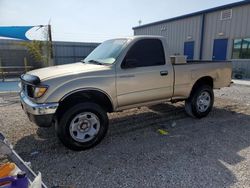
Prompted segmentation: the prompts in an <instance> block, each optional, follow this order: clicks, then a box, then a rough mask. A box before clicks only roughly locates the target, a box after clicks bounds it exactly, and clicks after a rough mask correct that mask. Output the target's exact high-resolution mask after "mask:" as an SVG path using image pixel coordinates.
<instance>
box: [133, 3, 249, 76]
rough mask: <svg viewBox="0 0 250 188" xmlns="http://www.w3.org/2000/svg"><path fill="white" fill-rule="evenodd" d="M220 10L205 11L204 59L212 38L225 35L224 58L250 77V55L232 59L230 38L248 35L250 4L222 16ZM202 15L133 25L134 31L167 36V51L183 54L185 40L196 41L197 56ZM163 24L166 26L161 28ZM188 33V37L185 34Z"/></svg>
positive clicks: (210, 55) (210, 54)
mask: <svg viewBox="0 0 250 188" xmlns="http://www.w3.org/2000/svg"><path fill="white" fill-rule="evenodd" d="M221 11H222V10H216V11H214V12H209V13H205V25H204V27H205V28H204V38H203V51H202V54H203V55H202V59H203V60H212V58H213V44H214V40H215V39H225V38H227V39H228V47H227V59H228V60H231V61H232V62H233V68H234V71H238V70H243V71H244V74H245V75H246V76H247V77H250V59H245V60H244V59H240V60H239V59H231V56H232V48H233V40H234V39H236V38H250V5H249V4H246V5H241V6H236V7H233V8H232V18H231V19H228V20H221V19H220V17H221ZM201 25H202V15H200V16H199V15H198V16H192V17H188V18H186V17H185V18H182V19H176V20H173V21H167V22H165V23H164V22H160V23H156V24H152V25H148V26H144V27H141V28H140V27H139V28H135V29H134V35H161V36H165V37H166V38H167V42H168V46H169V52H170V54H175V53H179V54H183V47H184V42H186V41H195V52H194V59H199V53H200V40H201ZM164 27H166V30H162V28H164ZM188 36H191V37H192V38H191V39H188V38H187V37H188Z"/></svg>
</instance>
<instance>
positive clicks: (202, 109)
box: [185, 85, 214, 118]
mask: <svg viewBox="0 0 250 188" xmlns="http://www.w3.org/2000/svg"><path fill="white" fill-rule="evenodd" d="M213 104H214V92H213V89H212V87H211V86H209V85H203V86H200V87H197V88H196V89H195V90H194V91H193V92H192V93H191V95H190V97H189V98H188V99H187V100H186V101H185V110H186V112H187V114H188V115H190V116H193V117H197V118H202V117H205V116H207V115H208V114H209V112H210V111H211V110H212V108H213Z"/></svg>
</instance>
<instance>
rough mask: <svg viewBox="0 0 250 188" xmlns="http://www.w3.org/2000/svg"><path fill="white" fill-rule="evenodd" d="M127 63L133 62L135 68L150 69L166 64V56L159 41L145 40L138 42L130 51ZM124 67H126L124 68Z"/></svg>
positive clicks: (126, 58) (126, 59)
mask: <svg viewBox="0 0 250 188" xmlns="http://www.w3.org/2000/svg"><path fill="white" fill-rule="evenodd" d="M126 61H133V62H134V66H133V67H148V66H158V65H164V64H165V55H164V50H163V46H162V43H161V41H160V40H159V39H143V40H140V41H138V42H136V43H135V44H134V45H133V46H132V47H131V49H130V50H129V51H128V53H127V55H126V57H125V59H124V62H123V65H124V64H126ZM122 67H124V66H122Z"/></svg>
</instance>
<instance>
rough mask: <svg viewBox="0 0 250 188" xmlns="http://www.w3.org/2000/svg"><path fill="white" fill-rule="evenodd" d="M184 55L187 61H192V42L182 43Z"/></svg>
mask: <svg viewBox="0 0 250 188" xmlns="http://www.w3.org/2000/svg"><path fill="white" fill-rule="evenodd" d="M184 55H186V56H187V59H188V60H193V59H194V41H190V42H185V43H184Z"/></svg>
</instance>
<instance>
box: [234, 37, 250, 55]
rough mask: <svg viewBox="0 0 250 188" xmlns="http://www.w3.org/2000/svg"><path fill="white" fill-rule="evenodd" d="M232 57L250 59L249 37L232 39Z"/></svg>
mask: <svg viewBox="0 0 250 188" xmlns="http://www.w3.org/2000/svg"><path fill="white" fill-rule="evenodd" d="M232 59H250V38H245V39H235V40H234V42H233V52H232Z"/></svg>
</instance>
